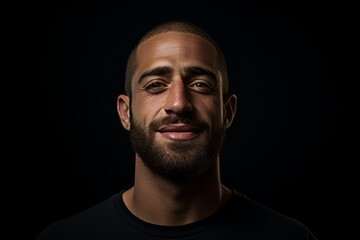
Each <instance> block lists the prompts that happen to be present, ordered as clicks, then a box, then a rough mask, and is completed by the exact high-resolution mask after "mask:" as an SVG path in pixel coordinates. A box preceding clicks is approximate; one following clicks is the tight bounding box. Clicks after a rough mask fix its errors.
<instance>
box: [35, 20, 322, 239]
mask: <svg viewBox="0 0 360 240" xmlns="http://www.w3.org/2000/svg"><path fill="white" fill-rule="evenodd" d="M125 92H126V95H125V94H121V95H120V96H119V97H118V102H117V107H118V113H119V116H120V120H121V123H122V125H123V127H124V128H125V129H127V130H129V131H130V138H131V142H132V145H133V147H134V150H135V179H134V185H133V186H132V187H131V188H129V189H125V190H124V191H122V192H121V193H119V194H116V195H114V196H113V197H111V198H109V199H107V200H106V201H104V202H102V203H100V204H98V205H96V206H94V207H92V208H90V209H88V210H85V211H84V212H81V213H79V214H77V215H75V216H73V217H70V218H68V219H65V220H61V221H58V222H56V223H54V224H52V225H50V226H49V227H48V228H47V229H45V230H44V231H43V232H42V233H41V234H40V235H39V236H38V238H37V240H42V239H67V240H70V239H137V240H140V239H163V238H175V239H208V240H209V239H243V240H247V239H276V240H283V239H299V240H300V239H315V237H314V236H313V234H312V233H311V232H310V231H309V230H308V229H307V227H305V226H304V225H303V224H302V223H300V222H298V221H297V220H294V219H291V218H289V217H286V216H284V215H282V214H279V213H277V212H274V211H272V210H270V209H268V208H266V207H264V206H262V205H260V204H258V203H256V202H254V201H253V200H251V199H249V198H247V197H246V196H244V195H243V194H240V193H238V192H237V191H235V190H234V189H229V188H227V187H226V186H224V185H223V184H222V183H221V179H220V174H219V161H220V159H219V152H220V149H221V146H222V143H223V139H224V135H225V131H226V129H227V128H229V127H230V125H231V123H232V121H233V119H234V116H235V113H236V96H235V95H234V94H230V93H229V92H228V76H227V68H226V63H225V59H224V56H223V54H222V52H221V50H220V49H219V47H218V46H217V45H216V43H215V42H214V40H213V39H212V38H211V37H210V36H209V35H208V34H207V33H205V32H204V31H203V30H202V29H200V28H199V27H198V26H196V25H193V24H192V23H189V22H183V21H174V22H167V23H163V24H161V25H159V26H157V27H155V28H153V29H152V30H150V31H149V32H148V33H146V34H145V36H144V37H143V38H142V39H141V40H140V42H139V43H138V45H137V46H136V47H135V48H134V49H133V51H132V53H131V54H130V57H129V59H128V64H127V69H126V78H125Z"/></svg>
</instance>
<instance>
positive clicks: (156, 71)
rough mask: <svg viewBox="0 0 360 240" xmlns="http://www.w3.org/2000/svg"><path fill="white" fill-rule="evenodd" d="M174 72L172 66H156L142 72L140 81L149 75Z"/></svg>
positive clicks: (162, 74)
mask: <svg viewBox="0 0 360 240" xmlns="http://www.w3.org/2000/svg"><path fill="white" fill-rule="evenodd" d="M172 72H173V69H172V68H171V67H156V68H153V69H150V70H149V71H146V72H144V73H143V74H141V76H140V78H139V81H138V83H140V82H141V81H142V80H143V79H144V78H146V77H148V76H164V75H168V74H170V73H172Z"/></svg>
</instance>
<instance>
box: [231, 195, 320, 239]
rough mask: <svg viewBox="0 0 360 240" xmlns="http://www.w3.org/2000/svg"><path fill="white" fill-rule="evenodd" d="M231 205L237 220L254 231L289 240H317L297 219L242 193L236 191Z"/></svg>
mask: <svg viewBox="0 0 360 240" xmlns="http://www.w3.org/2000/svg"><path fill="white" fill-rule="evenodd" d="M230 205H231V208H232V212H233V213H234V214H236V215H237V218H238V219H241V221H243V222H246V225H248V226H249V227H250V228H253V230H254V231H259V232H263V233H267V234H269V235H272V234H274V235H276V236H278V235H279V236H280V235H283V236H284V237H289V239H309V240H311V239H314V240H315V239H316V238H315V237H314V235H313V234H312V232H311V231H310V230H309V229H308V228H307V226H305V225H304V224H303V223H301V222H300V221H298V220H297V219H295V218H292V217H289V216H286V215H284V214H281V213H279V212H277V211H275V210H273V209H270V208H269V207H266V206H264V205H262V204H260V203H258V202H256V201H254V200H253V199H251V198H249V197H247V196H246V195H244V194H242V193H239V192H236V191H234V197H233V200H232V203H231V204H230ZM233 217H235V215H233ZM291 237H294V238H291Z"/></svg>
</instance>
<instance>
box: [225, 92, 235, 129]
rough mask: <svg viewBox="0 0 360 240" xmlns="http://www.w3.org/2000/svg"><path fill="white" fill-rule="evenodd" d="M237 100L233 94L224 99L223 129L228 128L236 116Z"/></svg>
mask: <svg viewBox="0 0 360 240" xmlns="http://www.w3.org/2000/svg"><path fill="white" fill-rule="evenodd" d="M236 105H237V98H236V95H235V94H230V95H227V96H226V97H224V116H223V117H224V124H225V128H229V127H230V126H231V124H232V122H233V120H234V117H235V114H236Z"/></svg>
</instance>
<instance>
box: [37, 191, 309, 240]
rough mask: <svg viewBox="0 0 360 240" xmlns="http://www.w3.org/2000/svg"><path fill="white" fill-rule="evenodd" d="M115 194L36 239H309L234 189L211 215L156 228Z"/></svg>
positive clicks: (292, 224) (296, 223) (297, 226)
mask: <svg viewBox="0 0 360 240" xmlns="http://www.w3.org/2000/svg"><path fill="white" fill-rule="evenodd" d="M121 194H122V193H118V194H115V195H114V196H112V197H110V198H109V199H107V200H105V201H103V202H101V203H99V204H97V205H96V206H94V207H91V208H89V209H87V210H85V211H83V212H81V213H79V214H76V215H74V216H72V217H70V218H67V219H64V220H61V221H57V222H55V223H53V224H51V225H50V226H48V227H47V228H46V229H45V230H44V231H43V232H42V233H40V234H39V236H38V237H37V238H36V240H53V239H59V240H60V239H61V240H75V239H76V240H82V239H89V240H90V239H101V240H114V239H117V240H119V239H134V240H142V239H146V240H152V239H167V238H173V239H192V240H198V239H205V240H212V239H217V240H219V239H241V240H250V239H251V240H257V239H261V240H267V239H276V240H285V239H286V240H305V239H308V240H313V239H315V237H314V236H313V235H312V233H311V232H310V231H309V230H308V229H307V227H306V226H304V225H303V224H302V223H300V222H299V221H297V220H295V219H292V218H289V217H287V216H284V215H282V214H279V213H277V212H274V211H273V210H271V209H269V208H267V207H265V206H262V205H260V204H258V203H256V202H255V201H253V200H251V199H249V198H248V197H246V196H245V195H243V194H240V193H238V192H236V191H233V195H232V197H231V198H230V199H229V200H228V202H227V203H226V204H225V205H224V206H223V207H222V208H220V209H219V210H218V211H217V212H216V213H215V214H213V215H211V216H210V217H207V218H205V219H203V220H200V221H197V222H195V223H191V224H187V225H183V226H159V225H154V224H150V223H147V222H144V221H142V220H140V219H139V218H137V217H136V216H134V215H133V214H132V213H131V212H130V211H129V210H128V209H127V208H126V206H125V204H124V202H123V200H122V197H121Z"/></svg>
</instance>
